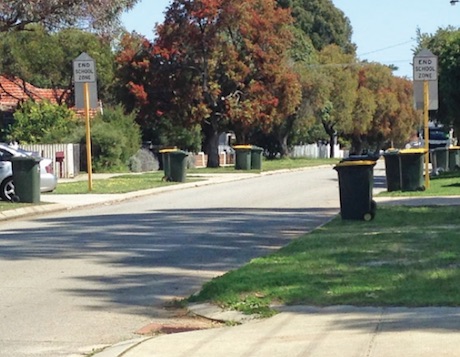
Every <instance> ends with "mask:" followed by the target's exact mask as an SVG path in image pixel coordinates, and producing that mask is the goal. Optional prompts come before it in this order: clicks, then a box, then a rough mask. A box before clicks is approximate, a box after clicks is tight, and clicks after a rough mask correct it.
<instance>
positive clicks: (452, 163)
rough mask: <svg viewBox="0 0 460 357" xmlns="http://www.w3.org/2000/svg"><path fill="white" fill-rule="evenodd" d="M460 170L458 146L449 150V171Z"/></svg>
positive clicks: (459, 149)
mask: <svg viewBox="0 0 460 357" xmlns="http://www.w3.org/2000/svg"><path fill="white" fill-rule="evenodd" d="M458 169H460V146H451V147H450V148H449V171H454V170H458Z"/></svg>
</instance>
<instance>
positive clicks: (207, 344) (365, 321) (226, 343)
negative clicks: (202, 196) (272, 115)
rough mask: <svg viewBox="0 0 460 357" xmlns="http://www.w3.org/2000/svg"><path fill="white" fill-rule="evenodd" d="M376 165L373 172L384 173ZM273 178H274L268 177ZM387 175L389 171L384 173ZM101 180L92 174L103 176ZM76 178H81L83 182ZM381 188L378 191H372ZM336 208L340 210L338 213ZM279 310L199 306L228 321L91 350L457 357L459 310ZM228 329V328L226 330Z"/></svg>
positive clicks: (3, 215) (54, 201)
mask: <svg viewBox="0 0 460 357" xmlns="http://www.w3.org/2000/svg"><path fill="white" fill-rule="evenodd" d="M379 170H381V168H379V167H376V169H375V174H376V175H379V174H380V175H381V174H382V172H381V171H380V172H379ZM270 174H274V173H270ZM252 175H259V174H247V173H244V174H236V173H235V174H225V175H210V176H209V177H206V179H205V180H203V181H198V182H191V183H183V184H180V185H174V186H167V187H163V188H155V189H151V190H144V191H138V192H132V193H127V194H116V195H96V194H86V195H55V194H52V195H50V194H42V195H41V200H42V201H43V202H48V203H49V204H44V205H37V206H31V207H27V208H20V209H15V210H8V211H3V212H0V220H7V219H14V218H19V217H22V216H30V215H32V214H37V215H39V214H44V213H46V214H48V213H51V212H53V211H61V210H72V209H77V208H80V207H86V206H88V205H103V204H113V203H116V202H120V201H123V200H127V199H131V198H134V197H139V196H142V195H145V194H149V193H155V192H159V191H165V190H175V189H176V190H177V189H185V188H187V187H193V186H197V185H208V184H216V183H219V182H225V181H231V180H240V179H245V178H249V177H252ZM383 175H384V173H383ZM100 178H104V177H98V176H96V177H93V179H100ZM79 179H84V177H83V178H81V177H80V178H79ZM380 190H382V188H379V189H375V190H374V192H375V193H377V192H378V191H380ZM374 199H375V200H376V201H377V202H378V203H379V204H405V205H460V196H458V197H457V196H456V197H423V198H413V197H407V198H402V197H398V198H389V197H374ZM338 210H339V208H338ZM277 309H278V310H279V313H278V314H277V315H275V316H274V317H271V318H267V319H257V318H253V317H251V316H246V315H242V314H240V313H237V312H234V311H224V310H221V309H220V308H218V307H216V306H213V305H209V304H199V305H192V306H189V312H190V314H192V315H197V316H201V317H204V318H206V319H209V320H212V321H221V322H227V325H226V324H225V323H224V324H222V325H219V326H221V327H215V328H210V329H204V330H197V331H192V332H179V333H171V334H154V335H151V336H149V335H142V336H141V335H140V337H139V338H138V339H135V340H130V341H124V342H121V343H119V344H116V345H112V346H107V347H106V348H104V349H102V350H98V351H93V354H92V355H93V356H96V357H121V356H123V357H147V356H149V357H195V356H196V357H198V356H199V357H211V356H212V357H216V356H224V357H225V356H229V357H256V356H264V357H266V356H268V357H278V356H279V357H285V356H299V357H300V356H308V357H334V356H337V357H352V356H353V357H425V356H426V357H428V356H429V357H432V356H436V357H440V356H449V357H454V356H460V345H459V342H460V308H453V307H424V308H403V307H353V306H332V307H311V306H289V307H286V306H280V307H278V308H277ZM222 326H223V327H222Z"/></svg>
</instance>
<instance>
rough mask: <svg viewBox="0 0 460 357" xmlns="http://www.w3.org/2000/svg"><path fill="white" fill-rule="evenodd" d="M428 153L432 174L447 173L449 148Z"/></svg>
mask: <svg viewBox="0 0 460 357" xmlns="http://www.w3.org/2000/svg"><path fill="white" fill-rule="evenodd" d="M430 153H431V165H432V167H433V172H435V173H436V174H439V173H441V172H446V171H449V148H448V147H447V146H446V147H439V148H435V149H432V150H430Z"/></svg>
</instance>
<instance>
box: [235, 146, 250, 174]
mask: <svg viewBox="0 0 460 357" xmlns="http://www.w3.org/2000/svg"><path fill="white" fill-rule="evenodd" d="M233 149H234V150H235V170H250V169H251V149H252V145H235V146H233Z"/></svg>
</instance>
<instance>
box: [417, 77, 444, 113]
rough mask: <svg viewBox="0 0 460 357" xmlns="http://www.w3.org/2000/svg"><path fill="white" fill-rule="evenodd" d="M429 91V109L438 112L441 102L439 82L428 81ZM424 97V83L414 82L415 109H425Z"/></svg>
mask: <svg viewBox="0 0 460 357" xmlns="http://www.w3.org/2000/svg"><path fill="white" fill-rule="evenodd" d="M428 90H429V101H428V109H429V110H438V109H439V100H438V81H428ZM423 102H424V97H423V81H414V105H415V109H420V110H422V109H423V106H424V103H423Z"/></svg>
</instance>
